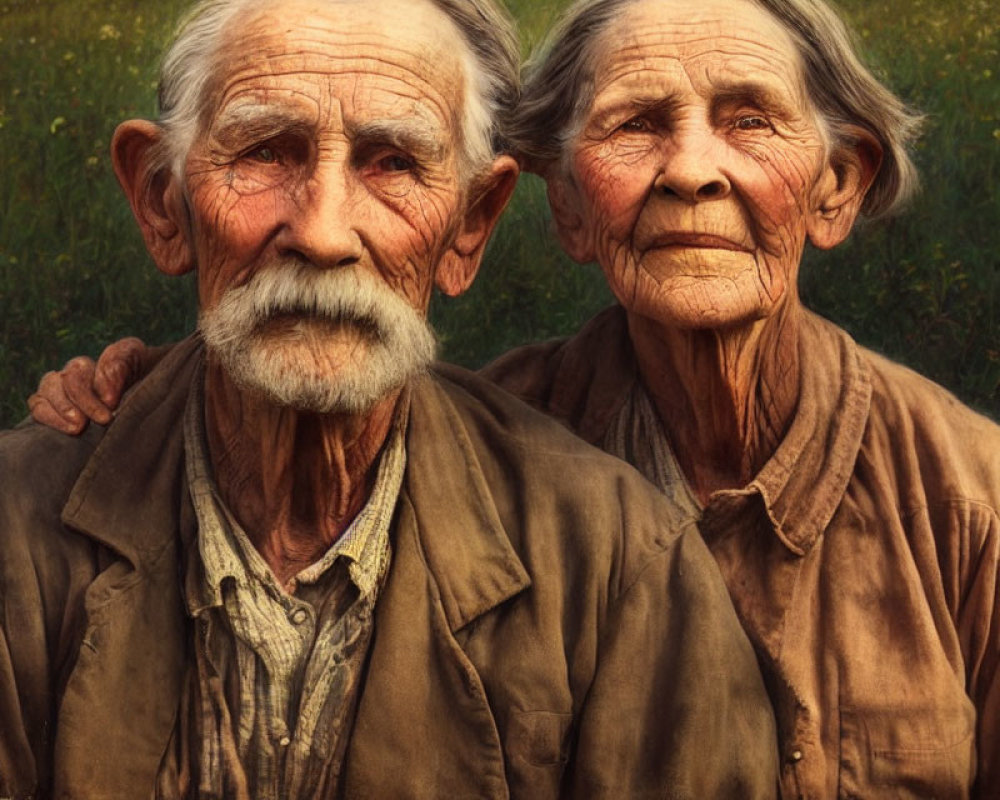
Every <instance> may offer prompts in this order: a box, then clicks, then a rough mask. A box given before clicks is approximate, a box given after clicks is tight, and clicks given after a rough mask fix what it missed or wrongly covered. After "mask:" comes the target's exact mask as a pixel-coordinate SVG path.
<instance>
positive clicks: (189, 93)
mask: <svg viewBox="0 0 1000 800" xmlns="http://www.w3.org/2000/svg"><path fill="white" fill-rule="evenodd" d="M279 1H280V0H201V2H198V3H196V4H195V5H194V6H193V7H192V8H191V9H190V11H189V12H188V13H187V15H186V16H185V17H184V18H183V19H182V20H181V22H180V24H179V26H178V28H177V31H176V33H175V34H174V39H173V41H172V43H171V44H170V46H169V47H168V49H167V51H166V53H165V54H164V57H163V61H162V63H161V65H160V81H159V89H158V94H157V99H158V105H159V124H160V126H161V127H162V128H163V130H164V132H165V134H166V135H165V142H164V149H163V153H162V159H163V162H164V166H169V167H170V168H171V169H173V170H174V171H175V173H177V174H180V171H181V170H182V168H183V163H184V160H185V158H186V157H187V153H188V150H189V149H190V148H191V145H192V143H193V142H194V139H195V137H196V136H197V135H198V132H199V130H200V129H201V126H202V125H203V124H204V122H205V120H204V115H205V113H206V112H207V111H208V110H209V109H207V108H206V99H207V97H206V93H207V92H208V91H210V90H211V82H212V80H213V79H214V78H216V77H217V74H216V73H217V69H218V64H217V63H216V55H217V54H218V51H219V48H220V46H221V44H222V36H223V33H224V31H225V29H226V26H227V25H228V24H229V23H230V22H231V21H232V20H233V19H234V18H235V17H236V16H237V15H239V14H241V13H244V12H246V11H248V10H253V9H259V8H266V7H267V6H269V5H274V4H275V3H277V2H279ZM329 2H336V0H329ZM429 2H431V3H432V4H433V5H434V6H435V7H437V8H438V9H440V10H441V11H442V12H444V14H445V15H446V16H447V17H448V18H449V19H450V20H451V21H452V23H453V24H454V25H455V27H456V28H457V29H458V32H459V34H460V35H461V37H462V39H463V41H464V42H465V44H466V52H465V53H464V54H463V55H464V59H463V61H464V63H463V67H464V70H463V71H464V74H465V97H464V98H463V103H462V114H463V117H462V162H461V163H462V169H463V175H464V176H465V177H472V176H474V175H475V174H476V173H478V172H479V171H480V170H482V169H484V168H485V167H486V166H488V165H489V163H490V162H491V161H492V159H493V157H494V156H495V155H496V154H497V153H500V152H506V151H507V150H508V149H509V147H508V143H507V137H506V133H505V125H504V122H505V121H506V120H508V119H509V118H510V116H511V114H512V113H513V111H514V108H515V107H516V105H517V102H518V100H519V98H520V76H519V67H520V52H519V48H518V40H517V34H516V32H515V28H514V23H513V21H512V20H511V18H510V16H509V15H508V14H507V13H506V11H505V10H503V8H502V7H501V6H500V5H499V4H498V3H497V2H496V1H495V0H429Z"/></svg>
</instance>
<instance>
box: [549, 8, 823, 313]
mask: <svg viewBox="0 0 1000 800" xmlns="http://www.w3.org/2000/svg"><path fill="white" fill-rule="evenodd" d="M602 41H603V43H604V46H605V50H604V52H603V53H602V54H601V55H600V56H599V57H598V61H597V64H596V75H595V78H596V80H595V84H596V85H595V90H596V94H595V99H594V102H593V104H592V106H591V108H590V109H589V111H588V112H587V114H586V115H585V117H584V121H583V126H582V129H581V131H580V133H579V135H578V136H577V137H576V138H575V139H574V140H573V141H572V142H571V143H570V145H569V146H570V175H571V178H570V179H569V181H568V183H567V184H566V185H567V186H568V187H569V188H568V190H567V191H568V196H570V197H571V198H572V201H573V204H574V207H575V210H576V212H577V213H578V214H579V215H580V219H581V221H582V223H581V225H580V230H581V231H582V233H581V234H580V238H579V239H578V242H577V243H578V245H579V250H580V251H581V255H583V256H585V257H589V258H595V259H596V260H597V261H598V262H599V263H600V264H601V266H602V268H603V270H604V272H605V275H606V276H607V278H608V281H609V283H610V284H611V288H612V290H613V291H614V293H615V295H616V296H617V297H618V298H619V300H620V301H621V302H622V303H623V304H624V305H625V306H626V308H628V309H629V310H630V311H633V312H635V313H638V314H641V315H643V316H647V317H651V318H653V319H655V320H657V321H660V322H663V323H665V324H668V325H671V326H679V327H695V328H705V327H720V326H728V325H733V324H741V323H745V322H749V321H752V320H755V319H760V318H763V317H765V316H768V315H770V314H772V313H774V311H775V310H776V309H777V308H778V307H779V306H780V304H781V303H782V301H783V300H784V299H785V298H786V297H787V296H788V295H789V294H790V293H791V292H793V291H794V283H795V279H796V274H797V270H798V264H799V259H800V257H801V254H802V249H803V247H804V243H805V240H806V235H807V221H808V219H809V217H810V215H811V214H815V213H816V210H817V197H816V193H815V192H814V188H815V187H817V186H818V185H819V178H820V175H821V174H822V171H823V170H824V169H827V163H826V158H825V153H826V151H825V146H824V139H823V135H822V133H821V130H820V127H819V125H818V123H817V120H816V117H815V115H814V113H813V111H812V109H811V106H810V104H809V102H808V99H807V96H806V93H805V88H804V85H803V80H802V77H801V75H802V70H801V66H800V62H799V59H798V56H797V53H796V49H795V47H794V45H793V43H792V41H791V39H790V38H789V36H788V35H787V33H786V32H785V31H784V30H783V29H782V28H781V26H780V25H779V24H778V23H777V22H776V21H775V20H773V19H772V18H771V17H770V16H769V15H768V14H767V13H766V12H765V11H763V10H762V9H760V8H759V7H757V6H756V5H754V4H752V3H749V2H746V0H676V1H675V2H670V3H666V2H662V0H640V1H639V2H637V3H635V4H633V5H632V6H630V7H629V8H628V10H627V12H626V13H625V14H624V15H623V16H622V17H621V18H620V19H619V20H618V21H617V22H616V23H615V24H614V25H613V27H612V29H611V30H610V31H609V32H608V33H607V34H606V35H605V36H604V37H603V40H602Z"/></svg>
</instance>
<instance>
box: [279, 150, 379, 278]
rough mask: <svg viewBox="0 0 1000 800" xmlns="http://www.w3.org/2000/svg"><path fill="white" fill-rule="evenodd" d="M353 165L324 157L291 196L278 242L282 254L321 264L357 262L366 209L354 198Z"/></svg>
mask: <svg viewBox="0 0 1000 800" xmlns="http://www.w3.org/2000/svg"><path fill="white" fill-rule="evenodd" d="M353 189H354V187H353V185H352V175H351V168H350V165H349V164H347V163H346V161H341V160H339V159H338V160H336V161H332V162H328V161H321V162H320V163H319V164H317V166H316V167H315V169H313V171H312V174H311V175H310V176H309V178H308V180H307V181H306V182H305V183H304V184H303V185H302V186H301V187H300V188H299V190H298V191H297V192H295V194H294V197H292V198H290V199H289V202H288V210H287V212H286V214H287V219H286V221H285V224H284V226H283V227H282V230H281V231H280V233H279V234H278V237H277V239H276V244H277V246H278V248H279V249H280V250H281V252H282V255H290V256H295V257H299V258H301V259H304V260H305V261H307V262H308V263H310V264H312V265H314V266H316V267H318V268H321V269H332V268H336V267H346V266H350V265H351V264H356V263H357V262H358V261H359V260H360V259H361V255H362V253H363V251H364V245H363V244H362V241H361V236H360V235H359V233H358V225H359V222H360V214H361V213H363V210H362V209H361V208H360V207H359V205H358V203H357V202H355V198H354V196H353V194H354V192H353Z"/></svg>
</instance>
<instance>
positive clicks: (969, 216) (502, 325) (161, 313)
mask: <svg viewBox="0 0 1000 800" xmlns="http://www.w3.org/2000/svg"><path fill="white" fill-rule="evenodd" d="M186 5H187V0H129V1H128V2H125V0H118V2H106V1H105V0H100V1H99V0H73V2H68V0H45V2H44V4H43V3H40V2H38V0H0V63H2V64H4V67H3V69H0V177H2V180H0V313H2V315H3V320H4V323H3V325H2V327H0V386H3V391H2V392H0V417H2V419H0V422H2V424H5V425H9V424H12V423H13V422H15V421H16V420H18V419H19V418H20V417H22V416H23V415H24V413H25V405H24V400H25V398H26V397H27V395H28V394H29V393H30V392H31V391H32V390H33V388H34V387H35V385H36V384H37V381H38V378H39V376H40V375H41V373H42V372H43V371H45V370H47V369H51V368H54V367H57V366H59V365H61V364H62V363H63V362H64V361H65V360H66V359H67V358H68V357H69V356H72V355H75V354H78V353H88V354H91V355H96V354H97V353H99V352H100V350H101V348H102V346H103V345H104V344H106V343H107V342H108V341H109V340H111V339H114V338H117V337H119V336H122V335H125V334H137V335H139V336H141V337H142V338H144V339H146V340H147V341H150V342H162V341H168V340H171V339H174V338H177V337H179V336H180V335H182V334H183V333H184V332H186V331H188V330H190V329H191V328H192V327H193V324H194V300H193V292H192V285H191V281H190V280H189V279H187V278H185V279H169V278H164V277H162V276H160V275H159V273H158V272H157V271H156V270H155V268H154V267H153V266H152V263H151V262H150V260H149V258H148V256H147V255H146V252H145V249H144V247H143V245H142V242H141V239H140V237H139V235H138V232H137V230H136V229H135V225H134V223H133V222H132V218H131V214H130V213H129V211H128V208H127V206H126V204H125V201H124V198H123V197H122V196H121V194H120V192H119V190H118V187H117V185H116V183H115V180H114V177H113V175H112V172H111V168H110V164H109V161H108V155H107V150H108V143H109V141H110V137H111V133H112V131H113V130H114V126H115V125H116V124H117V122H119V121H120V120H122V119H125V118H127V117H133V116H147V117H148V116H151V115H152V114H153V110H154V103H153V95H154V91H153V82H154V73H155V64H156V60H157V56H158V54H159V52H160V50H161V49H162V45H163V42H164V41H165V39H166V36H167V34H168V33H169V30H170V28H171V27H172V23H173V20H174V19H175V18H176V16H177V13H178V11H179V10H180V9H181V8H183V7H185V6H186ZM558 5H559V4H558V3H551V2H550V3H547V4H546V3H542V2H532V1H531V0H516V2H511V3H510V6H511V8H512V9H513V10H514V12H515V14H516V15H517V16H518V17H519V19H520V20H521V22H522V27H523V31H524V38H525V40H526V41H527V42H529V43H531V42H535V41H537V40H538V37H539V33H540V31H541V30H543V29H544V27H545V26H546V25H547V24H549V22H551V20H552V18H553V16H554V14H555V11H556V8H557V7H558ZM990 5H991V4H990V3H987V2H986V1H985V0H971V1H969V0H937V1H936V2H931V0H844V2H843V7H844V8H845V10H846V12H847V15H848V17H849V18H850V19H851V20H852V21H853V22H854V24H855V26H856V27H857V29H858V30H859V32H860V33H861V42H862V44H863V47H864V49H865V51H866V53H867V54H868V56H869V57H870V59H871V60H872V61H873V63H875V64H876V66H877V70H878V72H879V74H880V75H881V76H882V77H883V78H884V79H885V80H886V81H887V82H888V83H889V84H890V85H891V86H892V87H893V88H894V89H895V90H897V91H898V92H899V93H900V94H901V95H902V96H903V97H905V98H906V99H907V100H908V101H910V102H911V103H912V104H914V105H915V106H917V107H919V108H921V109H922V110H924V111H925V112H927V114H928V115H929V116H928V129H927V133H926V136H925V138H924V140H923V142H922V144H921V146H920V148H919V150H918V152H917V159H918V163H919V165H920V167H921V172H922V175H923V183H924V191H923V193H922V194H921V196H920V197H919V199H918V200H917V201H916V202H915V203H914V205H913V207H912V208H911V209H910V211H909V213H908V214H906V215H905V216H902V217H900V218H898V219H896V220H894V221H892V222H891V223H889V224H887V225H883V226H878V227H871V228H869V229H868V230H865V231H859V232H857V233H855V235H853V236H852V239H851V240H850V241H849V242H848V243H847V244H845V245H843V246H841V247H840V248H837V249H836V250H834V251H831V252H829V253H822V254H820V253H809V254H808V256H807V259H806V262H805V264H804V266H803V279H802V284H803V294H804V296H805V297H806V299H807V302H808V304H809V305H810V306H812V307H813V308H815V309H817V310H819V311H820V312H821V313H823V314H825V315H826V316H828V317H830V318H832V319H834V320H835V321H837V322H838V323H840V324H842V325H844V326H845V327H846V328H847V329H848V330H849V331H850V332H851V333H852V334H853V335H854V336H855V337H856V338H858V339H859V340H860V341H861V342H863V343H865V344H867V345H870V346H873V347H875V348H876V349H879V350H881V351H883V352H885V353H887V354H888V355H890V356H892V357H894V358H897V359H899V360H901V361H903V362H905V363H908V364H910V365H912V366H914V367H916V368H917V369H919V370H920V371H921V372H923V373H925V374H927V375H929V376H930V377H932V378H934V379H935V380H938V381H939V382H941V383H943V384H945V385H946V386H948V387H950V388H952V389H953V390H954V391H956V392H957V393H958V394H959V395H960V396H961V397H962V398H963V399H964V400H965V401H966V402H969V403H972V404H973V405H976V406H978V407H980V408H982V409H984V410H986V411H988V412H989V413H991V414H993V415H994V416H1000V276H998V257H997V255H996V254H997V253H1000V170H998V161H1000V74H998V73H1000V58H998V36H1000V34H998V27H997V23H996V22H995V19H994V18H995V16H996V15H995V13H993V12H991V9H990ZM548 226H549V223H548V211H547V208H546V203H545V197H544V189H543V187H541V185H540V183H539V181H538V180H537V179H535V178H532V177H528V178H526V179H524V180H522V183H521V185H520V186H519V187H518V190H517V193H516V195H515V199H514V202H513V204H512V207H511V208H510V209H509V211H508V213H507V215H506V218H505V219H504V220H503V222H502V223H501V226H500V229H499V231H498V233H497V235H496V237H495V239H494V242H493V243H492V244H491V246H490V249H489V251H488V254H487V260H486V263H485V264H484V267H483V269H482V271H481V273H480V277H479V279H478V280H477V283H476V285H475V286H474V287H473V289H472V290H471V291H470V292H469V293H468V294H467V295H466V296H464V297H462V298H459V299H457V300H447V299H441V298H437V299H435V302H434V305H433V308H432V314H433V318H434V321H435V325H436V327H437V328H438V330H439V332H440V335H441V338H442V342H443V345H444V354H445V356H446V357H447V358H449V359H451V360H454V361H458V362H460V363H463V364H467V365H470V366H475V365H478V364H481V363H483V362H484V361H485V360H487V359H489V358H491V357H493V356H495V355H497V354H499V353H501V352H503V351H504V350H505V349H508V348H509V347H511V346H513V345H515V344H518V343H521V342H526V341H531V340H535V339H539V338H544V337H548V336H554V335H559V334H564V333H568V332H571V331H572V330H573V329H575V328H576V327H577V326H578V325H579V324H580V323H581V322H582V321H583V320H584V319H586V318H587V317H588V316H590V315H591V314H592V313H593V312H594V311H595V310H597V309H598V308H600V307H601V306H603V305H604V304H606V303H607V302H609V301H610V295H609V293H608V290H607V288H606V286H605V285H604V282H603V280H602V278H601V276H600V274H599V272H598V270H597V269H596V268H595V267H593V266H591V267H580V266H578V265H575V264H572V263H571V262H569V260H568V259H567V258H565V256H563V255H562V254H561V253H560V251H559V249H558V247H557V245H556V244H555V242H554V241H553V240H552V238H551V237H550V235H549V233H548Z"/></svg>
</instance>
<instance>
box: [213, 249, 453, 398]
mask: <svg viewBox="0 0 1000 800" xmlns="http://www.w3.org/2000/svg"><path fill="white" fill-rule="evenodd" d="M286 316H287V318H288V319H287V324H286V325H285V326H284V329H283V330H281V331H280V332H278V333H275V332H273V331H271V330H269V329H268V328H267V327H266V326H267V324H268V323H269V322H273V321H274V320H275V319H276V318H277V317H282V318H285V317H286ZM283 321H284V320H283ZM198 327H199V328H200V329H201V333H202V336H203V337H204V339H205V344H206V346H207V348H208V351H209V353H210V354H211V355H212V356H213V357H214V358H215V359H216V360H217V361H218V363H219V364H220V366H221V367H222V368H223V369H224V370H225V371H226V373H227V374H228V375H229V377H230V378H231V379H232V380H233V381H234V382H235V383H236V385H237V386H240V387H241V388H243V389H248V390H250V391H254V392H258V393H260V394H262V395H263V396H264V397H266V398H267V399H268V400H269V401H271V402H273V403H275V404H276V405H280V406H285V407H289V408H294V409H296V410H299V411H311V412H316V413H321V414H329V413H350V414H358V413H363V412H365V411H367V410H369V409H370V408H372V406H374V405H375V403H376V402H378V401H379V400H381V399H382V398H384V397H386V396H388V395H389V394H390V393H391V392H392V391H393V390H394V389H397V388H399V387H401V386H402V385H403V384H404V383H406V381H407V380H409V379H410V378H411V377H412V376H414V375H416V374H418V373H420V372H422V371H423V370H424V369H426V368H427V366H428V365H429V364H430V363H431V361H433V360H434V356H435V351H436V340H435V337H434V333H433V331H432V330H431V327H430V325H429V324H428V323H427V320H425V319H424V318H423V317H422V316H421V315H420V314H419V313H418V312H417V311H416V310H415V309H414V308H413V307H412V306H411V305H410V304H409V303H408V302H407V301H406V300H404V299H403V298H402V297H400V296H399V295H397V294H396V293H395V292H393V291H392V289H390V288H389V286H388V285H387V284H386V283H385V282H384V281H382V280H381V279H380V278H379V277H377V276H375V275H372V274H371V273H369V272H365V271H364V270H362V269H360V268H357V267H344V268H336V269H330V270H322V269H317V268H315V267H313V266H311V265H309V264H303V263H302V262H299V261H295V262H291V263H279V264H275V265H272V266H269V267H267V268H265V269H262V270H261V271H260V272H258V273H257V274H255V275H254V276H253V277H252V278H251V279H250V280H249V281H248V282H247V283H246V284H244V285H243V286H239V287H237V288H235V289H230V290H229V291H227V292H226V293H225V294H224V295H223V296H222V298H221V299H220V300H219V302H218V303H217V304H216V306H215V307H214V308H211V309H208V310H203V311H202V312H201V313H200V314H199V318H198ZM324 344H325V345H326V348H324V347H323V345H324ZM324 350H328V351H329V353H330V354H331V355H332V358H325V357H324V354H323V351H324ZM340 351H344V352H340Z"/></svg>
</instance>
